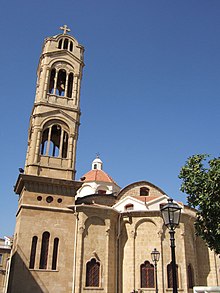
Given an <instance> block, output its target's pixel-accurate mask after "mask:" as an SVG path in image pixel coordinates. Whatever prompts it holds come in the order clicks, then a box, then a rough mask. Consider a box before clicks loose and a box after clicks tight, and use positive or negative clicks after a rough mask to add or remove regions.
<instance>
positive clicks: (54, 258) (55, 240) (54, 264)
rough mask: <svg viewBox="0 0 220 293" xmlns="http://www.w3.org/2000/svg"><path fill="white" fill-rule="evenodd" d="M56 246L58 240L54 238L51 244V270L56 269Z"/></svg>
mask: <svg viewBox="0 0 220 293" xmlns="http://www.w3.org/2000/svg"><path fill="white" fill-rule="evenodd" d="M58 245H59V238H55V239H54V242H53V257H52V270H56V269H57V256H58Z"/></svg>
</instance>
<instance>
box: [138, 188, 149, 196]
mask: <svg viewBox="0 0 220 293" xmlns="http://www.w3.org/2000/svg"><path fill="white" fill-rule="evenodd" d="M148 195H149V188H147V187H141V188H140V196H148Z"/></svg>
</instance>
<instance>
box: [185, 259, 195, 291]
mask: <svg viewBox="0 0 220 293" xmlns="http://www.w3.org/2000/svg"><path fill="white" fill-rule="evenodd" d="M187 274H188V287H189V288H190V289H192V288H193V286H194V273H193V268H192V266H191V264H189V265H188V267H187Z"/></svg>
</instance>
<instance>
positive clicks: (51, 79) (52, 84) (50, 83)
mask: <svg viewBox="0 0 220 293" xmlns="http://www.w3.org/2000/svg"><path fill="white" fill-rule="evenodd" d="M55 75H56V69H55V68H53V69H52V70H51V72H50V82H49V93H50V94H53V93H54V82H55Z"/></svg>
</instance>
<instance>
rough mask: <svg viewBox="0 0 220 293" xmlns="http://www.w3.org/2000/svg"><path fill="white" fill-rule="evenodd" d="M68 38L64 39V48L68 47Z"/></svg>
mask: <svg viewBox="0 0 220 293" xmlns="http://www.w3.org/2000/svg"><path fill="white" fill-rule="evenodd" d="M68 43H69V42H68V39H65V40H64V44H63V49H68Z"/></svg>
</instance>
